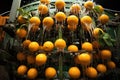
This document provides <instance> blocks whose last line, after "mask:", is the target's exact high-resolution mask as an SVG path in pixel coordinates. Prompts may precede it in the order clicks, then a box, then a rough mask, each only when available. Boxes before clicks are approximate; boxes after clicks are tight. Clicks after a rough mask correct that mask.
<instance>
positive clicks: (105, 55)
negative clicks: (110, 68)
mask: <svg viewBox="0 0 120 80" xmlns="http://www.w3.org/2000/svg"><path fill="white" fill-rule="evenodd" d="M111 56H112V53H111V51H110V50H107V49H104V50H102V51H101V58H102V59H110V58H111Z"/></svg>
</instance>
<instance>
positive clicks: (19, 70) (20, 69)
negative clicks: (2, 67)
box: [17, 65, 27, 75]
mask: <svg viewBox="0 0 120 80" xmlns="http://www.w3.org/2000/svg"><path fill="white" fill-rule="evenodd" d="M26 72H27V67H26V66H25V65H20V66H19V67H18V68H17V74H19V75H24V74H25V73H26Z"/></svg>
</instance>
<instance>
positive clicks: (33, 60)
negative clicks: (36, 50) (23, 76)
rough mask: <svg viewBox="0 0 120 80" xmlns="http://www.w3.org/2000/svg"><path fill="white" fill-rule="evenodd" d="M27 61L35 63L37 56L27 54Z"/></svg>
mask: <svg viewBox="0 0 120 80" xmlns="http://www.w3.org/2000/svg"><path fill="white" fill-rule="evenodd" d="M27 63H28V64H34V63H35V56H34V55H27Z"/></svg>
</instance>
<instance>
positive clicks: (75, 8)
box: [70, 3, 81, 14]
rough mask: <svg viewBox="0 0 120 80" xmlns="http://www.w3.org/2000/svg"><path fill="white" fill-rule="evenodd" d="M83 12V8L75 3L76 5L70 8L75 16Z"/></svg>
mask: <svg viewBox="0 0 120 80" xmlns="http://www.w3.org/2000/svg"><path fill="white" fill-rule="evenodd" d="M80 10H81V7H80V5H79V4H77V3H75V4H72V6H71V7H70V11H71V13H73V14H78V13H79V12H80Z"/></svg>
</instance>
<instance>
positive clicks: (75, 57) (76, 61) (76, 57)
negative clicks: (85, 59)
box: [74, 55, 80, 64]
mask: <svg viewBox="0 0 120 80" xmlns="http://www.w3.org/2000/svg"><path fill="white" fill-rule="evenodd" d="M74 62H75V63H76V64H80V61H79V55H76V56H74Z"/></svg>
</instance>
